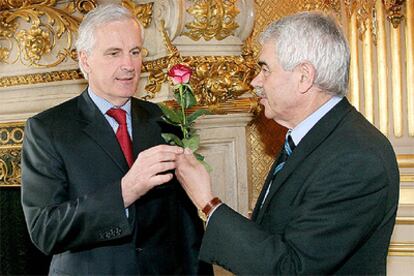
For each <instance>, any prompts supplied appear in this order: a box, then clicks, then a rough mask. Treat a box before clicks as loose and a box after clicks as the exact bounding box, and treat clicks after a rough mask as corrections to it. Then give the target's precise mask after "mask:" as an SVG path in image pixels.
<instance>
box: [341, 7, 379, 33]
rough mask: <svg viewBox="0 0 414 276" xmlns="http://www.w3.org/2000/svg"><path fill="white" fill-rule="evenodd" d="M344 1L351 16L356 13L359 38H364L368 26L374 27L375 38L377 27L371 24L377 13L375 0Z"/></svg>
mask: <svg viewBox="0 0 414 276" xmlns="http://www.w3.org/2000/svg"><path fill="white" fill-rule="evenodd" d="M344 3H345V6H346V11H347V14H348V16H349V17H351V16H352V15H353V14H354V13H356V19H357V24H358V34H359V39H362V37H363V36H364V34H365V31H366V30H367V28H372V30H373V34H374V38H375V28H374V26H373V25H369V22H370V19H371V18H373V17H374V15H375V0H363V1H356V0H345V1H344ZM373 22H374V21H373ZM374 41H375V40H374Z"/></svg>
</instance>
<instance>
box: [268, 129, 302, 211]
mask: <svg viewBox="0 0 414 276" xmlns="http://www.w3.org/2000/svg"><path fill="white" fill-rule="evenodd" d="M295 148H296V146H295V143H294V142H293V139H292V136H290V131H288V133H287V135H286V139H285V144H284V145H283V151H282V152H281V153H280V156H279V158H278V160H277V165H276V167H275V168H274V170H273V178H274V176H275V175H276V174H277V173H278V172H280V171H281V170H282V169H283V166H284V165H285V163H286V161H287V160H288V158H289V156H290V155H291V154H292V152H293V150H294V149H295ZM272 182H273V180H272V181H270V183H269V186H268V187H267V190H266V194H265V196H264V197H263V200H262V203H261V205H260V208H261V207H262V206H263V203H264V202H265V200H266V197H267V195H268V194H269V191H270V187H271V186H272Z"/></svg>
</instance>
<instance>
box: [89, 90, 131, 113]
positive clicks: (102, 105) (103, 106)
mask: <svg viewBox="0 0 414 276" xmlns="http://www.w3.org/2000/svg"><path fill="white" fill-rule="evenodd" d="M88 94H89V97H91V99H92V101H93V102H94V103H95V104H96V106H97V107H98V109H99V110H100V111H101V113H102V114H106V112H107V111H108V110H109V109H111V108H113V107H115V108H122V109H123V110H125V112H126V113H127V115H128V116H130V115H131V99H129V100H128V101H127V102H126V103H125V104H124V105H123V106H114V105H113V104H111V103H110V102H108V101H107V100H105V99H104V98H102V97H99V96H98V95H96V94H95V92H93V91H92V89H91V88H90V87H88Z"/></svg>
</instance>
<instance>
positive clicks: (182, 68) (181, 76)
mask: <svg viewBox="0 0 414 276" xmlns="http://www.w3.org/2000/svg"><path fill="white" fill-rule="evenodd" d="M191 73H192V70H191V68H190V67H189V66H187V65H184V64H176V65H174V66H173V67H171V69H170V70H169V71H168V76H169V77H170V78H171V80H172V82H173V83H174V85H177V84H185V83H188V82H189V80H190V77H191Z"/></svg>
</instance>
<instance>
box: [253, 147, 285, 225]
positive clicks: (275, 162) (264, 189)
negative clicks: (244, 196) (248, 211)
mask: <svg viewBox="0 0 414 276" xmlns="http://www.w3.org/2000/svg"><path fill="white" fill-rule="evenodd" d="M279 156H280V153H279ZM279 156H278V157H277V158H276V159H275V161H274V162H273V165H272V167H271V168H270V170H269V173H268V174H267V177H266V180H265V182H264V185H263V188H262V190H261V192H260V195H259V198H258V199H257V203H256V206H255V207H254V210H253V214H252V220H256V218H257V215H258V213H259V211H260V206H261V204H262V201H263V198H264V196H265V194H266V191H267V188H268V187H269V185H270V182H272V180H273V177H274V176H273V171H274V170H275V168H276V165H277V160H278V159H279Z"/></svg>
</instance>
